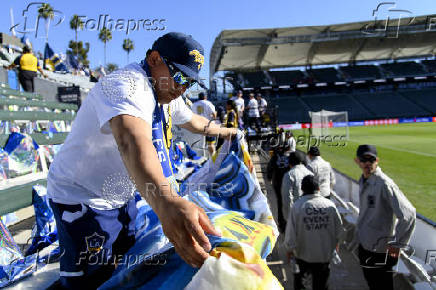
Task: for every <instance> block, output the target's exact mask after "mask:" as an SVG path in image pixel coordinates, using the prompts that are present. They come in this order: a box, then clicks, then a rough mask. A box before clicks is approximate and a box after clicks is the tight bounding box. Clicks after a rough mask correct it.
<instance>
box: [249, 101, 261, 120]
mask: <svg viewBox="0 0 436 290" xmlns="http://www.w3.org/2000/svg"><path fill="white" fill-rule="evenodd" d="M247 107H248V117H259V109H258V103H257V101H256V99H251V100H250V101H249V102H248V106H247Z"/></svg>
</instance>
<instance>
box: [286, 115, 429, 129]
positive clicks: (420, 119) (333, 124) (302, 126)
mask: <svg viewBox="0 0 436 290" xmlns="http://www.w3.org/2000/svg"><path fill="white" fill-rule="evenodd" d="M432 122H436V117H417V118H394V119H379V120H364V121H350V122H348V126H349V127H358V126H379V125H396V124H404V123H432ZM316 126H317V124H315V126H313V124H311V123H297V124H280V125H279V128H283V129H285V130H299V129H309V128H312V127H316ZM320 126H321V124H318V126H317V127H316V128H319V127H320ZM346 126H347V124H346V122H331V123H329V125H328V127H329V128H339V127H346Z"/></svg>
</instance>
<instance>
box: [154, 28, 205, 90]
mask: <svg viewBox="0 0 436 290" xmlns="http://www.w3.org/2000/svg"><path fill="white" fill-rule="evenodd" d="M152 50H156V51H158V52H159V54H160V55H161V56H162V57H165V58H167V59H168V61H170V62H171V63H172V64H174V65H175V66H176V67H177V68H178V69H179V70H180V71H182V72H183V73H184V74H185V75H186V76H188V77H190V78H191V79H194V80H196V81H197V82H198V83H199V84H200V85H201V86H202V87H205V86H204V84H203V83H202V82H201V80H200V77H199V72H200V69H201V67H202V66H203V64H204V49H203V46H202V45H201V44H200V43H198V42H197V41H196V40H195V39H194V38H192V36H191V35H186V34H184V33H180V32H170V33H167V34H165V35H163V36H161V37H159V38H158V39H157V40H156V41H155V42H154V43H153V47H152Z"/></svg>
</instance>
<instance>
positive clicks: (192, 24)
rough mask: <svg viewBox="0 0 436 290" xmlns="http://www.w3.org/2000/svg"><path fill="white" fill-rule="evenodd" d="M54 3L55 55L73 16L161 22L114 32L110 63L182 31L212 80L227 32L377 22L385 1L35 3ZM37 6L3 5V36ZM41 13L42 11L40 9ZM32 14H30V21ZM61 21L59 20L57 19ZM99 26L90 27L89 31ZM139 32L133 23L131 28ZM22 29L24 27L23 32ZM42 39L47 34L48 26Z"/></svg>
mask: <svg viewBox="0 0 436 290" xmlns="http://www.w3.org/2000/svg"><path fill="white" fill-rule="evenodd" d="M34 2H48V3H50V4H51V5H52V6H53V7H54V8H55V9H56V10H58V11H60V12H61V13H62V14H63V16H64V17H65V20H64V22H62V23H60V24H59V25H57V26H53V25H52V26H51V27H50V30H49V43H50V45H51V47H52V48H53V50H55V52H58V53H59V52H63V53H64V52H65V50H66V49H67V47H68V42H69V40H71V39H74V32H73V31H72V30H70V28H69V21H70V18H71V16H72V15H73V14H78V15H83V16H85V17H86V18H84V19H85V20H89V19H98V18H99V15H105V14H107V15H109V17H110V18H112V19H115V20H118V19H120V21H123V20H122V19H124V21H125V23H127V21H128V20H129V19H134V20H135V21H139V19H151V20H153V19H159V20H163V21H162V22H161V23H156V25H154V27H157V28H158V29H161V28H163V27H164V26H165V30H163V31H162V30H157V31H151V30H150V31H147V30H145V29H143V27H141V29H139V30H135V31H133V32H131V33H129V34H128V35H126V32H125V31H114V32H113V33H112V34H113V38H112V40H111V41H110V42H108V50H107V60H108V62H113V63H117V64H118V65H120V66H124V65H125V64H126V62H127V59H126V53H125V52H124V51H123V50H122V47H121V45H122V41H123V39H125V38H127V37H128V38H130V39H132V40H133V41H134V43H135V50H134V51H133V52H132V53H131V54H130V62H132V61H136V60H141V59H142V58H143V57H144V55H145V52H146V50H147V49H148V48H149V47H150V46H151V45H152V43H153V41H154V40H155V39H156V38H157V37H159V36H160V35H162V34H164V33H166V32H170V31H180V32H184V33H187V34H191V35H192V36H193V37H194V38H195V39H197V40H198V41H199V42H200V43H201V44H202V45H203V46H204V48H205V52H206V53H205V65H204V68H203V70H202V73H201V74H202V77H204V78H208V77H209V75H208V72H209V57H210V50H211V47H212V44H213V42H214V40H215V38H216V37H217V35H218V34H219V33H220V32H221V31H222V30H225V29H252V28H272V27H291V26H310V25H327V24H337V23H346V22H355V21H364V20H371V19H373V17H372V10H373V9H375V8H376V7H377V5H378V4H379V3H382V1H373V0H365V1H362V0H324V1H313V0H312V1H310V0H309V1H294V0H283V1H282V0H277V1H273V0H271V1H268V2H266V1H254V0H253V1H248V0H220V1H192V0H191V1H180V0H178V1H175V0H169V1H163V0H161V1H148V0H142V1H141V0H124V1H119V0H118V1H113V0H106V1H97V0H74V1H61V0H57V1H34ZM393 2H396V6H397V8H398V9H406V10H409V11H411V12H412V13H413V15H414V16H419V15H425V14H436V5H435V0H418V1H411V0H407V1H406V0H402V1H393ZM29 3H32V1H17V0H2V4H3V5H2V6H3V8H2V9H1V10H0V27H1V29H0V31H1V32H6V33H8V32H9V28H10V17H9V8H10V7H12V8H13V11H14V18H15V24H18V23H22V22H23V17H22V11H23V9H25V8H26V7H27V5H28V4H29ZM35 7H37V5H35ZM32 13H33V14H34V12H29V18H30V17H31V15H32ZM55 21H56V19H55ZM92 24H93V22H92V21H90V22H89V28H91V27H92ZM131 25H132V26H133V22H132V23H131ZM21 27H22V26H21ZM41 29H42V30H40V33H39V36H43V35H45V34H44V25H42V27H41ZM97 35H98V32H97V31H92V29H88V30H85V31H81V32H79V40H82V41H85V42H90V46H91V49H90V52H89V59H90V61H91V67H96V66H98V65H100V64H103V62H104V59H103V43H101V42H100V41H99V40H98V37H97ZM29 38H30V40H31V41H32V43H33V45H34V48H35V50H40V51H43V45H44V39H42V38H41V39H35V38H34V37H33V36H32V37H29Z"/></svg>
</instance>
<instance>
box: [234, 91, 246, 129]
mask: <svg viewBox="0 0 436 290" xmlns="http://www.w3.org/2000/svg"><path fill="white" fill-rule="evenodd" d="M242 96H243V94H242V91H241V90H239V91H238V92H237V94H236V96H235V97H233V98H232V100H233V101H235V104H236V107H237V108H238V112H237V113H238V126H239V127H238V128H239V129H244V122H243V120H242V117H243V116H244V110H245V102H244V98H243V97H242Z"/></svg>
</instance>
